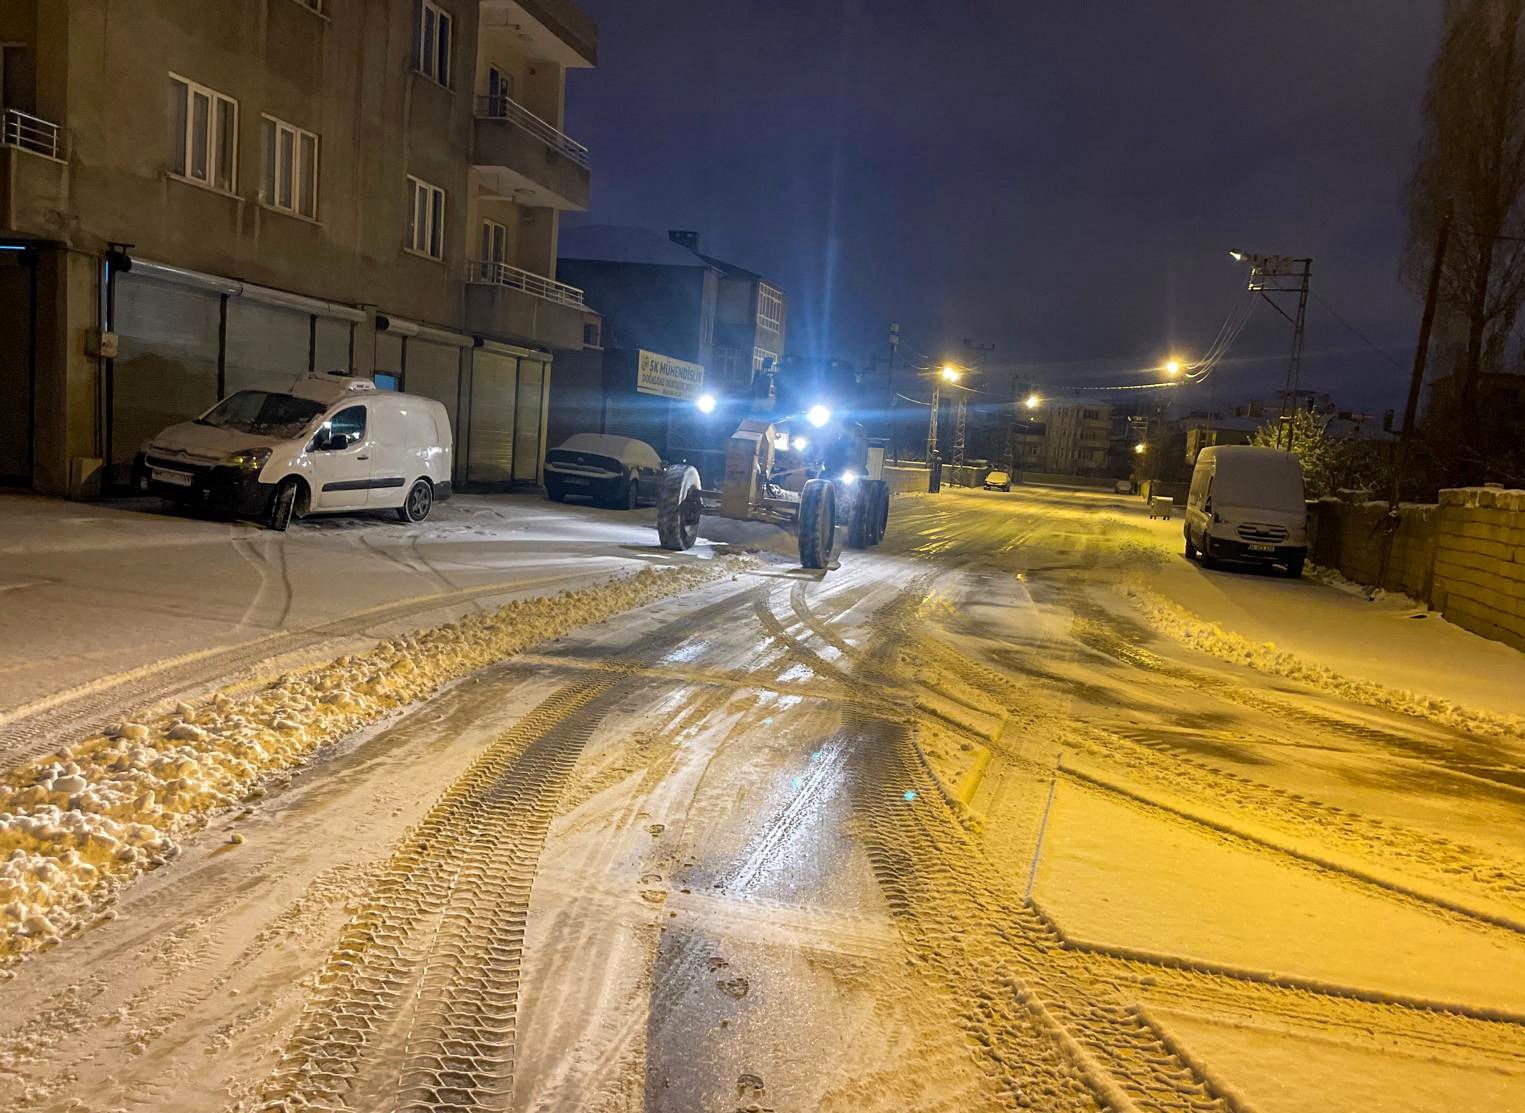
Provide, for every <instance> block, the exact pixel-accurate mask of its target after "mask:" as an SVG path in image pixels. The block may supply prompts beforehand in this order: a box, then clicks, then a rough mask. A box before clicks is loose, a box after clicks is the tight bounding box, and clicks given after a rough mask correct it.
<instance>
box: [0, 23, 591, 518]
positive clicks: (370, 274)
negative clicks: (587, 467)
mask: <svg viewBox="0 0 1525 1113" xmlns="http://www.w3.org/2000/svg"><path fill="white" fill-rule="evenodd" d="M0 44H3V46H4V51H5V53H4V58H5V73H4V95H5V105H4V116H3V131H0V143H3V145H0V248H3V249H4V250H0V304H3V305H5V306H6V308H5V310H4V311H0V443H3V444H5V445H6V446H7V447H5V448H0V480H4V481H8V482H15V483H21V484H24V485H28V486H31V487H33V488H35V489H37V490H41V491H46V492H51V493H69V494H73V495H89V494H93V493H97V492H99V491H101V490H103V489H104V490H111V489H113V488H116V487H119V486H120V485H121V484H122V483H123V482H124V481H125V479H126V474H127V465H128V462H129V461H130V460H131V457H132V455H133V453H134V452H135V451H136V450H137V448H138V446H139V444H140V442H141V441H142V440H143V439H144V438H146V437H148V436H151V435H152V434H153V433H155V432H156V431H157V430H158V429H159V428H162V427H163V426H164V425H167V424H169V423H171V422H173V421H178V420H183V419H185V418H187V417H190V416H194V415H195V414H196V413H198V412H200V411H201V410H203V409H205V408H206V407H208V406H210V405H212V404H213V403H214V402H215V401H217V399H218V398H219V397H222V396H225V395H227V394H230V393H232V392H234V391H236V390H239V389H246V388H276V389H278V388H279V387H280V386H281V385H282V384H286V383H290V381H291V380H292V378H293V377H294V376H295V375H298V374H302V373H305V372H307V371H308V370H312V369H316V370H333V369H341V368H342V369H349V370H350V371H352V372H354V373H356V374H360V375H366V376H371V377H374V378H375V380H376V382H377V385H378V386H381V387H384V388H385V387H391V388H396V389H405V390H408V391H410V392H413V393H419V394H424V395H428V396H430V397H434V398H437V399H438V400H440V401H441V402H443V403H444V404H445V406H446V409H447V410H448V411H449V413H450V415H451V419H452V422H453V424H454V428H455V438H456V471H457V474H456V476H455V479H456V481H457V482H458V483H460V484H462V485H465V486H471V485H479V486H495V485H504V484H509V483H514V482H520V483H533V482H537V481H538V479H539V474H540V464H541V458H542V457H543V450H544V446H543V443H542V442H543V439H544V428H545V420H546V404H547V399H548V395H549V383H550V377H551V369H552V366H553V363H554V360H555V359H556V358H557V357H558V356H559V355H561V354H565V353H570V352H578V351H581V350H582V349H583V348H584V347H585V346H587V345H590V344H591V345H596V344H598V342H599V319H598V317H597V315H596V314H594V313H592V312H590V311H589V310H588V308H587V306H586V304H585V301H584V298H583V296H582V293H581V291H579V290H576V289H575V288H572V287H570V286H567V285H565V284H562V283H559V282H557V281H556V280H555V278H554V273H555V261H556V254H557V251H556V241H557V235H558V225H559V218H560V214H561V213H562V212H566V211H576V210H581V209H584V208H586V206H587V203H588V190H589V180H590V171H589V159H588V152H587V151H586V150H585V149H584V148H582V147H581V146H580V145H579V144H577V143H576V142H575V141H573V140H572V139H570V138H569V137H568V136H566V135H565V134H564V133H563V132H562V131H561V126H562V112H563V104H564V88H565V80H566V73H567V71H568V70H571V69H578V68H587V67H590V66H592V65H594V64H595V63H596V61H597V34H596V29H595V28H594V26H593V24H592V23H591V21H589V20H588V19H587V18H586V17H585V16H584V15H583V14H582V13H581V12H580V11H579V10H578V9H577V8H576V7H575V6H574V5H573V4H572V3H570V2H569V0H480V2H476V0H251V2H249V3H237V4H235V3H224V2H216V3H207V2H205V0H132V2H130V3H129V2H124V0H10V2H8V3H6V4H4V5H3V6H0ZM18 445H19V446H21V447H17V446H18Z"/></svg>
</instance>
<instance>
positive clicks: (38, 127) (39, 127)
mask: <svg viewBox="0 0 1525 1113" xmlns="http://www.w3.org/2000/svg"><path fill="white" fill-rule="evenodd" d="M0 146H4V147H15V148H17V149H18V150H22V151H31V152H32V153H33V154H34V155H43V156H45V157H47V158H55V159H56V158H59V157H61V152H62V150H63V144H62V142H61V133H60V131H59V127H58V125H57V124H55V123H53V122H51V121H49V120H44V119H43V118H42V117H41V116H33V115H30V114H29V113H26V112H22V111H20V110H19V109H15V108H7V109H6V110H5V115H4V116H3V117H0Z"/></svg>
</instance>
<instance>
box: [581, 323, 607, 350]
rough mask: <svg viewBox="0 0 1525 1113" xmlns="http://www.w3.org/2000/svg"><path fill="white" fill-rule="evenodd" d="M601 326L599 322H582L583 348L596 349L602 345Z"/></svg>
mask: <svg viewBox="0 0 1525 1113" xmlns="http://www.w3.org/2000/svg"><path fill="white" fill-rule="evenodd" d="M603 331H604V330H603V325H602V322H599V321H584V322H583V326H582V346H583V347H584V348H598V347H601V346H602V345H603V342H604V336H603Z"/></svg>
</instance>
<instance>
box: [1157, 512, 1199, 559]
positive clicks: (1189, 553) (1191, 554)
mask: <svg viewBox="0 0 1525 1113" xmlns="http://www.w3.org/2000/svg"><path fill="white" fill-rule="evenodd" d="M1149 516H1150V517H1151V518H1153V517H1154V515H1153V514H1151V515H1149ZM1186 559H1187V560H1196V559H1197V547H1196V546H1195V545H1193V544H1192V543H1191V534H1189V533H1188V534H1187V535H1186Z"/></svg>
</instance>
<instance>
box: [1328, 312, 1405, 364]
mask: <svg viewBox="0 0 1525 1113" xmlns="http://www.w3.org/2000/svg"><path fill="white" fill-rule="evenodd" d="M1313 300H1314V301H1316V302H1318V303H1319V304H1320V305H1322V306H1323V307H1324V308H1325V309H1326V310H1328V312H1329V315H1330V316H1331V317H1333V318H1334V319H1335V320H1336V321H1338V322H1340V324H1342V325H1344V326H1345V327H1346V329H1348V330H1349V331H1350V333H1351V335H1352V336H1354V337H1355V338H1356V339H1357V340H1359V341H1360V342H1361V343H1363V344H1365V345H1366V346H1367V347H1368V348H1370V349H1371V350H1372V351H1374V352H1376V353H1377V354H1378V355H1379V356H1381V357H1382V358H1383V359H1385V360H1387V362H1388V363H1390V364H1392V365H1393V366H1394V367H1396V368H1397V369H1398V370H1399V371H1402V370H1403V365H1402V364H1401V363H1399V362H1398V361H1397V360H1395V359H1394V358H1393V357H1392V356H1390V355H1388V354H1387V353H1386V352H1384V351H1383V350H1382V349H1381V348H1379V347H1377V346H1376V345H1375V344H1373V343H1372V342H1371V341H1370V340H1368V339H1367V338H1366V336H1365V334H1364V333H1362V332H1361V330H1360V329H1358V328H1356V326H1355V325H1353V324H1351V323H1350V322H1349V321H1347V320H1346V319H1345V318H1344V317H1341V316H1340V315H1339V314H1338V313H1336V312H1335V309H1334V306H1332V305H1330V304H1329V303H1328V302H1327V301H1325V300H1324V299H1323V298H1321V297H1319V295H1318V294H1317V293H1315V294H1314V295H1313Z"/></svg>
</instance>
